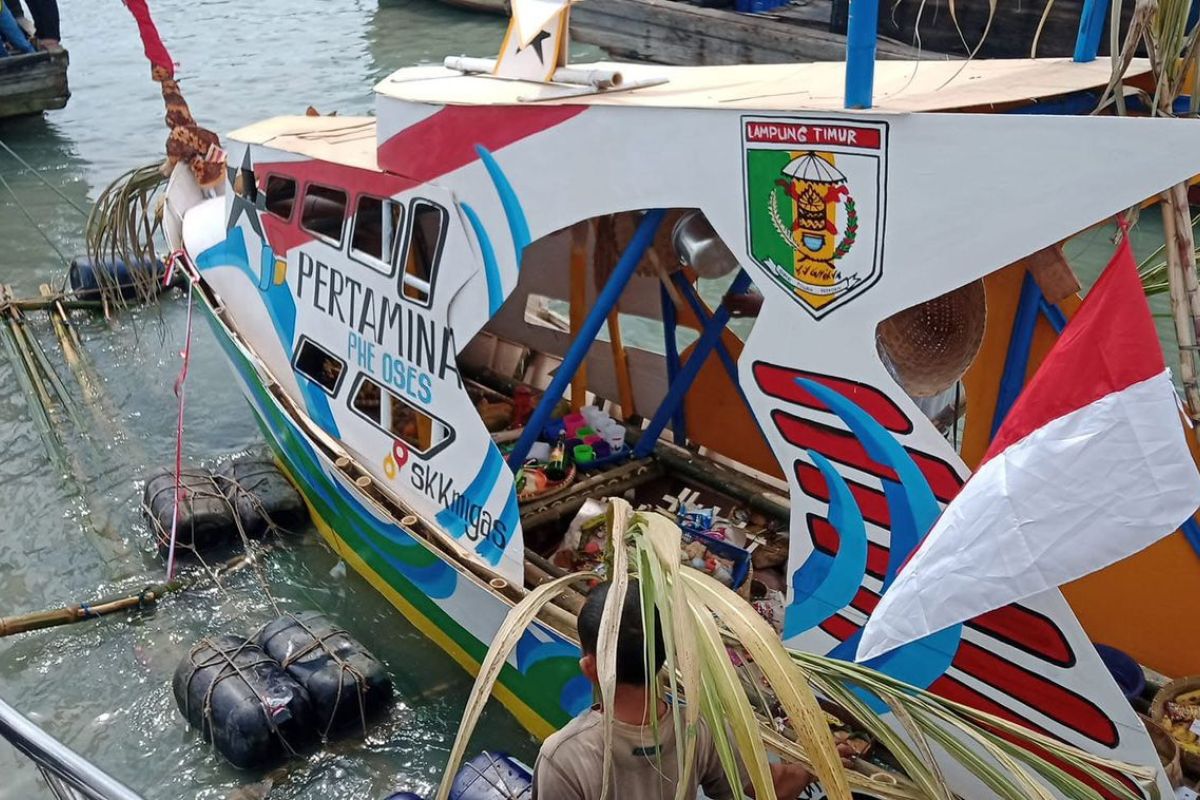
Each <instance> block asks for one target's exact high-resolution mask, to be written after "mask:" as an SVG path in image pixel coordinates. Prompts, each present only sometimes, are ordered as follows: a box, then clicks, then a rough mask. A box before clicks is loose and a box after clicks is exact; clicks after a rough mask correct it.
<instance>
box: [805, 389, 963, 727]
mask: <svg viewBox="0 0 1200 800" xmlns="http://www.w3.org/2000/svg"><path fill="white" fill-rule="evenodd" d="M796 383H797V384H799V385H800V387H801V388H803V389H805V390H806V391H808V392H809V393H810V394H811V395H812V396H813V397H815V398H817V400H819V401H821V402H822V403H824V404H825V405H826V407H828V408H829V409H830V410H831V411H832V412H833V413H835V414H837V416H838V417H840V418H841V420H842V421H843V422H845V423H846V426H847V427H849V428H850V430H851V432H852V433H854V435H855V436H856V437H858V439H859V441H860V442H861V443H862V445H863V448H864V449H865V450H866V451H867V454H868V455H869V456H870V457H871V458H872V459H874V460H875V461H877V462H879V463H880V464H881V465H883V466H885V467H889V468H890V469H891V470H892V471H893V472H895V473H896V475H897V477H898V478H899V479H900V481H899V483H896V482H895V481H889V480H885V481H883V488H884V496H885V497H886V499H887V503H888V510H889V512H890V514H891V518H892V538H891V544H890V546H889V548H888V567H887V573H886V576H885V578H884V582H883V590H884V591H886V590H887V588H888V587H889V586H891V584H892V581H894V580H895V576H896V573H897V572H899V570H900V567H901V565H903V564H904V561H905V560H906V559H907V558H908V556H909V554H910V553H911V552H912V551H913V549H914V548H916V546H917V545H918V544H920V541H921V539H922V538H924V536H925V534H927V533H928V532H929V529H930V528H932V527H933V524H934V522H936V521H937V518H938V515H939V514H940V513H941V507H940V506H939V505H938V502H937V498H936V497H935V496H934V494H933V489H932V488H930V486H929V481H927V480H926V479H925V476H924V475H922V474H921V470H920V469H919V468H918V467H917V465H916V464H915V463H914V462H913V460H912V458H911V457H910V456H909V455H908V452H907V451H906V450H905V449H904V447H903V446H901V444H900V443H899V442H898V441H896V439H895V438H894V437H893V436H892V435H891V434H890V433H888V431H887V430H886V429H884V427H883V426H882V425H880V424H879V423H878V422H876V421H875V419H874V418H872V417H871V415H870V414H868V413H867V412H866V411H864V410H863V409H862V408H860V407H859V406H858V405H856V404H855V403H854V402H853V401H851V400H849V399H848V398H846V397H844V396H843V395H841V394H839V393H838V392H836V391H834V390H833V389H830V388H828V387H826V386H825V385H824V384H820V383H817V382H816V381H812V380H808V379H805V378H797V379H796ZM861 637H862V632H861V631H856V632H855V634H854V635H853V636H851V637H850V638H849V639H847V640H846V641H844V642H842V643H841V644H839V645H838V646H837V647H835V648H834V649H833V650H832V651H830V653H829V655H831V656H833V657H834V658H840V659H842V660H845V661H853V660H854V654H855V652H857V650H858V641H859V639H861ZM961 639H962V625H954V626H951V627H949V628H946V629H945V630H942V631H938V632H937V633H934V634H931V635H929V636H926V637H924V638H923V639H918V640H917V641H915V642H912V643H911V644H908V645H905V646H904V647H901V648H897V649H896V650H893V651H891V652H890V653H886V654H885V655H883V656H880V657H879V658H875V659H871V660H869V661H867V662H865V663H866V665H867V666H869V667H871V668H873V669H876V670H879V671H880V672H884V673H886V674H888V675H891V676H892V677H894V678H897V679H900V680H903V681H907V682H908V683H911V684H914V685H916V686H920V687H927V686H929V684H931V683H933V681H934V680H936V679H937V678H938V677H939V676H941V675H942V674H943V673H945V671H946V670H947V669H948V668H949V666H950V662H951V661H952V660H953V659H954V654H955V653H956V652H957V651H958V645H959V642H960V641H961ZM869 700H870V701H871V703H872V705H873V706H875V707H876V708H877V709H881V708H882V703H880V702H879V701H878V700H877V699H876V698H874V697H871V698H869Z"/></svg>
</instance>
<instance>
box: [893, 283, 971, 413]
mask: <svg viewBox="0 0 1200 800" xmlns="http://www.w3.org/2000/svg"><path fill="white" fill-rule="evenodd" d="M986 323H987V297H986V294H985V292H984V288H983V281H982V280H977V281H972V282H971V283H968V284H967V285H965V286H960V287H959V288H957V289H954V290H953V291H949V292H946V293H945V294H943V295H941V296H939V297H935V298H933V299H932V300H927V301H926V302H924V303H921V304H919V305H915V306H913V307H912V308H907V309H905V310H903V311H900V312H898V313H896V314H893V315H892V316H890V317H888V318H887V319H885V320H884V321H883V322H881V323H879V329H878V330H877V332H876V345H877V347H878V349H879V354H880V356H881V357H882V358H883V361H884V363H885V364H887V365H888V368H889V370H890V371H891V373H892V375H893V376H895V378H896V380H897V381H898V382H899V383H900V385H901V386H903V387H904V390H905V391H906V392H908V393H909V395H911V396H912V397H933V396H934V395H936V394H938V393H940V392H942V391H944V390H946V389H948V388H949V387H951V386H953V385H954V383H955V381H957V380H958V379H959V378H961V377H962V376H963V374H964V373H965V372H966V371H967V368H968V367H970V366H971V362H972V361H974V360H975V356H976V355H977V354H978V353H979V348H980V345H982V344H983V333H984V328H985V326H986Z"/></svg>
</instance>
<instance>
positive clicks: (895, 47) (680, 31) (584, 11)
mask: <svg viewBox="0 0 1200 800" xmlns="http://www.w3.org/2000/svg"><path fill="white" fill-rule="evenodd" d="M803 17H804V15H799V14H795V15H793V16H792V17H791V18H789V17H787V16H784V15H769V14H739V13H737V12H735V11H730V10H727V9H716V8H701V7H699V6H693V5H690V4H688V3H682V2H678V0H605V2H603V3H580V4H579V5H577V6H574V7H573V8H572V9H571V35H572V36H574V37H575V38H576V39H578V40H579V41H582V42H589V43H591V44H595V45H598V46H600V47H603V48H604V49H605V50H608V51H609V52H610V53H612V54H613V55H616V56H619V57H621V58H633V59H638V60H641V61H652V62H655V63H659V64H689V65H692V64H699V65H717V64H787V63H794V62H800V61H841V60H843V59H844V58H845V56H846V37H845V36H842V35H840V34H836V33H830V32H829V30H828V21H827V17H826V18H825V19H824V20H823V21H824V25H823V27H818V26H810V25H806V24H801V23H802V21H803ZM922 55H923V53H922V51H920V50H918V49H917V48H915V47H909V46H908V45H905V44H901V43H899V42H894V41H891V40H888V39H884V38H880V40H879V57H880V58H904V59H916V58H920V57H921V56H922ZM924 55H926V56H928V55H933V54H931V53H929V52H928V50H926V51H925V53H924Z"/></svg>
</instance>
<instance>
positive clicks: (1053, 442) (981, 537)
mask: <svg viewBox="0 0 1200 800" xmlns="http://www.w3.org/2000/svg"><path fill="white" fill-rule="evenodd" d="M1184 436H1185V434H1184V425H1183V422H1181V419H1180V413H1179V405H1178V398H1177V396H1176V394H1175V387H1174V385H1173V384H1172V383H1171V375H1170V372H1169V371H1168V370H1167V369H1166V366H1165V365H1164V363H1163V356H1162V350H1161V348H1160V346H1159V343H1158V335H1157V333H1156V331H1155V329H1154V322H1153V320H1152V319H1151V316H1150V307H1149V305H1148V304H1147V302H1146V297H1145V294H1144V292H1143V290H1142V285H1141V281H1140V280H1139V279H1138V274H1137V266H1136V264H1135V263H1134V260H1133V254H1132V252H1131V251H1130V248H1129V244H1128V237H1123V238H1122V242H1121V245H1120V247H1118V248H1117V251H1116V253H1115V254H1114V256H1113V259H1112V261H1111V262H1110V263H1109V265H1108V268H1107V269H1106V270H1105V272H1104V274H1103V275H1102V276H1101V277H1100V280H1098V281H1097V282H1096V285H1095V287H1093V289H1092V291H1091V292H1090V293H1089V294H1088V296H1087V297H1086V299H1085V300H1084V302H1083V304H1082V305H1081V306H1080V308H1079V311H1078V313H1077V314H1076V315H1075V317H1074V318H1073V319H1072V320H1071V322H1070V324H1069V325H1068V326H1067V328H1066V330H1064V331H1063V334H1062V336H1061V338H1060V339H1059V340H1058V342H1057V343H1056V344H1055V346H1054V348H1053V349H1052V350H1051V351H1050V354H1049V355H1048V356H1047V357H1046V360H1045V361H1044V362H1043V363H1042V366H1041V368H1040V369H1039V370H1038V371H1037V374H1036V375H1035V376H1034V378H1033V380H1032V381H1030V382H1029V385H1028V386H1027V387H1026V388H1025V390H1024V391H1023V392H1022V393H1021V396H1020V397H1019V398H1018V399H1017V402H1016V403H1015V404H1014V405H1013V408H1012V411H1011V412H1010V413H1009V415H1008V417H1007V419H1005V420H1004V424H1003V425H1001V426H1000V430H999V431H997V433H996V438H995V440H994V441H993V442H992V445H991V447H990V448H989V449H988V452H987V454H986V455H985V456H984V458H983V462H982V464H981V465H980V466H979V469H978V470H976V472H975V474H974V475H973V476H971V479H970V480H969V481H967V483H966V485H965V486H963V488H962V490H961V491H960V492H959V494H958V496H957V497H955V498H954V500H953V501H952V502H951V503H950V505H949V506H947V507H946V510H945V512H943V514H942V516H941V517H940V518H939V519H938V521H937V523H936V524H935V525H934V526H933V530H931V531H930V532H929V535H928V536H927V537H926V538H925V540H924V541H923V542H922V544H921V546H920V547H919V548H918V549H917V550H916V551H915V552H914V553H913V555H912V557H911V558H910V559H909V561H908V563H907V564H906V565H905V566H904V567H903V569H901V571H900V574H899V575H898V576H897V578H896V581H895V582H894V583H893V584H892V586H891V587H890V588H889V589H888V591H887V592H886V593H885V594H884V596H883V598H882V600H881V601H880V603H879V605H878V606H877V607H876V608H875V611H874V613H872V614H871V617H870V619H869V620H868V621H867V624H866V627H865V629H864V630H863V636H862V641H861V642H860V644H859V647H858V653H857V656H856V658H857V659H858V660H859V661H863V660H866V659H868V658H873V657H875V656H878V655H881V654H883V653H886V652H888V651H889V650H892V649H894V648H896V647H899V646H901V645H903V644H906V643H908V642H911V641H913V640H916V639H919V638H921V637H923V636H926V635H928V634H931V633H935V632H937V631H939V630H942V629H943V628H946V627H949V626H950V625H954V624H957V623H959V622H965V621H966V620H969V619H971V618H973V617H976V616H978V615H979V614H983V613H985V612H987V611H991V610H993V609H996V608H1000V607H1001V606H1005V605H1008V604H1009V603H1012V602H1015V601H1017V600H1021V599H1022V598H1025V597H1029V596H1030V595H1034V594H1037V593H1038V592H1042V591H1045V590H1047V589H1052V588H1054V587H1056V586H1060V585H1062V584H1064V583H1067V582H1068V581H1072V580H1074V579H1076V578H1079V577H1081V576H1083V575H1086V574H1088V573H1089V572H1094V571H1096V570H1098V569H1101V568H1103V567H1106V566H1108V565H1109V564H1112V563H1113V562H1115V561H1119V560H1120V559H1122V558H1125V557H1126V556H1129V555H1132V554H1133V553H1136V552H1137V551H1139V550H1141V549H1143V548H1145V547H1147V546H1149V545H1151V544H1153V543H1154V542H1156V541H1157V540H1158V539H1160V538H1162V537H1163V536H1166V535H1167V534H1169V533H1171V532H1172V531H1174V530H1175V529H1177V528H1178V527H1179V525H1180V524H1182V523H1183V522H1184V520H1186V519H1187V518H1188V517H1189V516H1190V515H1191V514H1193V513H1194V512H1195V511H1196V509H1197V506H1200V473H1198V472H1197V469H1196V465H1195V463H1194V462H1193V460H1192V456H1191V453H1190V452H1189V451H1188V446H1187V442H1186V440H1185V438H1184Z"/></svg>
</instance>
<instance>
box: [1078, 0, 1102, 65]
mask: <svg viewBox="0 0 1200 800" xmlns="http://www.w3.org/2000/svg"><path fill="white" fill-rule="evenodd" d="M1108 6H1109V2H1108V0H1083V10H1082V11H1080V12H1079V33H1078V34H1076V36H1075V61H1077V62H1079V63H1081V64H1083V63H1086V62H1088V61H1095V60H1096V54H1097V53H1099V52H1100V35H1101V34H1102V33H1104V21H1105V19H1106V18H1107V17H1108Z"/></svg>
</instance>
